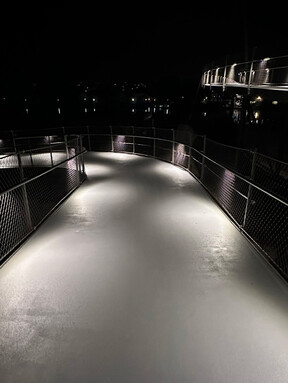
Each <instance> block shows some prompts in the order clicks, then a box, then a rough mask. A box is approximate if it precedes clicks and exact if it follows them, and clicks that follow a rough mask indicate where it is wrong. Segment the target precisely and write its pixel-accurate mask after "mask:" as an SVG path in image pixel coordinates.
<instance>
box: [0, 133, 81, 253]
mask: <svg viewBox="0 0 288 383" xmlns="http://www.w3.org/2000/svg"><path fill="white" fill-rule="evenodd" d="M83 152H84V151H83V149H82V143H81V138H80V137H76V138H73V139H71V140H69V141H68V142H64V143H61V144H59V143H58V144H55V145H52V144H51V145H50V146H49V147H47V146H46V147H44V148H40V149H34V150H28V151H23V152H21V153H17V154H13V155H9V156H4V157H1V158H0V181H1V184H0V185H1V189H0V261H1V260H3V259H4V258H6V257H7V256H8V255H9V254H10V253H11V252H12V251H13V250H14V249H15V247H16V246H17V245H19V244H20V243H21V242H22V241H23V240H24V239H25V238H26V237H27V235H29V234H30V233H31V232H32V231H33V230H34V229H35V228H36V227H37V226H38V225H39V224H40V223H41V222H42V221H43V220H44V219H45V218H46V216H47V215H48V214H49V213H50V212H51V211H53V209H54V208H55V207H56V206H57V205H58V204H59V203H60V202H61V201H62V200H63V199H64V198H65V197H66V196H67V195H69V193H71V192H72V191H73V190H74V189H75V188H76V187H77V186H79V184H80V183H81V182H82V181H83V180H84V179H85V171H84V162H83Z"/></svg>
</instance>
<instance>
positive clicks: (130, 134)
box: [90, 127, 288, 278]
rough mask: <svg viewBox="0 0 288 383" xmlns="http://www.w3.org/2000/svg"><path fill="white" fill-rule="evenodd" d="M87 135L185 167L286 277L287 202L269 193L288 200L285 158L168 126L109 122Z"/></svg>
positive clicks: (103, 144) (98, 143)
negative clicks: (132, 125)
mask: <svg viewBox="0 0 288 383" xmlns="http://www.w3.org/2000/svg"><path fill="white" fill-rule="evenodd" d="M101 133H102V134H104V133H103V132H101ZM111 133H112V137H113V140H112V139H111ZM90 141H91V143H92V145H91V147H92V148H93V147H94V148H97V149H98V150H105V149H106V150H109V151H111V150H112V151H113V150H114V151H123V152H129V153H136V154H140V155H141V154H143V155H148V156H152V157H155V158H158V159H161V160H165V161H168V162H171V163H174V164H175V165H177V166H181V167H182V168H184V169H187V170H189V172H190V173H191V174H193V175H194V176H195V177H196V178H197V179H198V180H199V181H201V182H202V183H203V185H204V186H205V188H206V189H207V191H208V192H209V193H210V194H211V195H212V196H213V198H214V199H215V200H216V201H217V202H218V203H219V205H220V206H221V207H222V208H223V209H224V211H225V212H226V213H228V214H229V216H230V217H231V218H232V219H233V220H234V222H235V224H236V225H237V226H238V227H239V228H240V229H241V231H242V232H243V233H245V234H247V236H248V237H249V238H250V239H251V240H252V241H254V242H255V243H256V244H257V245H258V247H259V248H261V249H262V250H263V253H264V254H266V255H267V256H268V258H269V259H270V260H272V261H273V263H274V265H275V266H276V267H277V268H278V269H279V270H280V271H281V272H282V274H283V275H285V276H286V278H288V254H287V252H288V248H287V238H288V235H287V234H288V233H287V223H288V222H287V220H288V218H287V207H286V205H285V204H284V205H283V203H281V202H279V201H277V199H275V198H273V195H275V196H278V197H279V198H282V199H283V200H284V201H287V196H288V186H287V185H288V184H287V180H288V165H287V164H284V163H281V162H279V161H275V160H273V159H270V158H268V157H265V156H262V155H260V154H257V153H254V152H251V151H249V150H245V149H239V148H233V147H230V146H227V145H222V144H219V143H217V142H214V141H211V140H206V139H205V137H204V136H196V135H193V134H192V133H190V132H187V131H180V132H177V131H175V132H173V131H172V130H170V129H157V128H146V127H144V128H141V127H135V128H133V127H127V128H126V129H124V128H123V127H118V128H117V129H115V128H114V127H113V128H111V127H110V128H109V131H108V130H107V129H106V133H105V135H99V136H97V135H96V134H95V135H90ZM253 182H254V183H255V185H257V186H259V187H261V188H263V191H260V190H257V188H256V187H254V186H253ZM265 190H266V191H268V192H269V193H271V195H267V194H265Z"/></svg>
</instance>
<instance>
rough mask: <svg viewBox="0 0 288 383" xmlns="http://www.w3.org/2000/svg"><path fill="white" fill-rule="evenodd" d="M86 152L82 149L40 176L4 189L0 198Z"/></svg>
mask: <svg viewBox="0 0 288 383" xmlns="http://www.w3.org/2000/svg"><path fill="white" fill-rule="evenodd" d="M86 152H87V150H86V149H84V150H82V152H80V153H77V154H75V155H74V156H71V157H69V158H66V159H65V160H63V161H61V162H59V163H58V164H57V165H53V166H51V167H50V168H49V169H47V170H45V171H44V172H42V173H41V174H38V175H36V176H33V177H31V178H28V179H26V180H23V181H22V182H19V183H17V184H16V185H14V186H12V187H10V188H9V189H6V190H4V191H2V192H1V191H0V196H1V195H3V194H5V193H9V192H11V191H12V190H15V189H17V188H19V187H21V186H23V185H27V184H28V183H30V182H32V181H35V180H36V179H37V178H40V177H42V176H44V175H45V174H47V173H50V172H52V171H53V170H55V169H56V168H59V167H60V166H61V165H63V164H65V163H66V162H67V161H70V160H73V159H74V158H77V157H79V156H81V155H83V154H85V153H86Z"/></svg>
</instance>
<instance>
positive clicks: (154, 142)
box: [153, 126, 156, 158]
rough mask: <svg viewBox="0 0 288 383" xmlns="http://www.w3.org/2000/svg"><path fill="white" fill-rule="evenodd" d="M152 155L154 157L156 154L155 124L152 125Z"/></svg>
mask: <svg viewBox="0 0 288 383" xmlns="http://www.w3.org/2000/svg"><path fill="white" fill-rule="evenodd" d="M153 133H154V134H153V137H154V138H153V157H154V158H155V156H156V129H155V126H154V127H153Z"/></svg>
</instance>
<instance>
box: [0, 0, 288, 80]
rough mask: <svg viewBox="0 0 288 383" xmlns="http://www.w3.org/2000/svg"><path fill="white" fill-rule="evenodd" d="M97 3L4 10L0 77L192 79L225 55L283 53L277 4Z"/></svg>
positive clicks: (280, 12)
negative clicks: (255, 47)
mask: <svg viewBox="0 0 288 383" xmlns="http://www.w3.org/2000/svg"><path fill="white" fill-rule="evenodd" d="M99 3H100V2H95V4H94V5H93V3H89V6H87V5H85V3H83V2H79V3H75V2H74V3H72V4H74V5H69V6H66V7H64V6H58V7H57V6H50V7H38V8H37V7H35V8H29V7H28V8H27V7H24V6H23V7H22V8H19V6H18V5H17V7H15V6H9V7H6V9H3V10H2V13H1V23H0V24H1V27H0V28H1V29H0V33H1V39H2V43H1V61H0V68H1V81H2V82H3V81H4V82H8V83H9V81H14V82H15V81H24V82H25V81H28V82H29V81H38V80H41V79H42V80H43V79H44V80H48V81H49V80H52V79H53V80H55V81H58V80H60V79H63V78H64V79H69V80H79V79H92V80H110V79H111V80H114V79H128V80H135V79H136V80H147V79H151V78H159V77H163V76H164V77H165V76H166V77H169V76H177V77H180V78H184V79H187V78H188V79H192V80H197V79H198V78H199V76H200V75H201V69H202V67H203V66H204V65H205V64H206V63H210V62H212V61H213V62H220V64H222V65H223V64H224V60H225V55H226V54H227V55H228V61H229V58H231V61H233V62H234V57H235V56H236V57H239V59H240V60H242V61H245V59H246V58H248V59H250V58H251V54H252V53H251V52H252V48H253V47H254V46H257V49H256V50H255V54H256V56H257V54H258V55H259V56H260V57H262V56H261V55H263V57H266V56H270V57H271V56H275V55H276V56H278V55H284V54H287V53H288V49H287V45H286V37H287V32H286V23H285V21H284V17H285V15H286V13H285V10H284V8H283V7H284V3H283V2H278V3H277V1H276V2H275V1H274V2H273V4H272V3H267V2H266V3H264V2H257V3H255V2H249V1H247V2H245V1H237V2H236V1H230V2H228V1H224V2H223V1H222V2H217V1H214V2H195V1H194V2H187V1H186V2H166V3H162V4H159V2H158V3H156V2H154V3H153V2H134V3H129V4H128V3H124V5H123V4H122V2H117V3H114V2H105V3H104V2H101V3H104V4H102V5H99ZM281 7H282V8H283V9H282V8H281ZM276 21H277V22H276Z"/></svg>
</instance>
